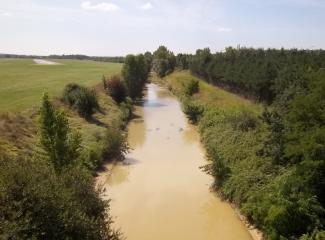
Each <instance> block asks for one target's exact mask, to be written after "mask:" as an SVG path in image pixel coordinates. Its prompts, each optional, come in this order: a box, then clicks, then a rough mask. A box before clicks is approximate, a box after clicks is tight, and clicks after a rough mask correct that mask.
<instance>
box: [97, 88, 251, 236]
mask: <svg viewBox="0 0 325 240" xmlns="http://www.w3.org/2000/svg"><path fill="white" fill-rule="evenodd" d="M135 114H136V115H137V116H138V117H137V118H135V119H134V120H132V121H131V122H130V124H129V127H128V141H129V144H130V146H131V147H132V151H131V152H130V153H129V154H128V155H127V158H126V160H125V162H124V163H123V164H122V163H120V164H117V165H116V166H114V167H108V169H112V170H111V171H109V170H107V171H106V172H103V173H101V174H100V175H99V178H98V181H99V182H100V183H101V184H103V185H104V187H105V188H106V189H107V196H108V197H109V198H110V199H111V215H112V216H114V218H113V220H114V225H115V226H116V227H118V228H121V230H122V232H123V233H124V236H125V237H126V238H127V239H128V240H145V239H148V240H149V239H150V240H153V239H154V240H160V239H161V240H166V239H169V240H170V239H175V240H176V239H177V240H182V239H186V240H191V239H193V240H194V239H195V240H197V239H207V240H209V239H214V240H248V239H251V236H250V234H249V232H248V230H247V229H246V227H245V225H244V224H243V223H242V222H241V221H240V219H239V217H238V216H237V214H236V213H235V211H234V209H232V207H231V206H230V205H229V204H228V203H225V202H222V201H221V200H220V199H219V198H218V197H217V196H216V194H215V193H213V192H211V191H210V190H209V186H210V185H211V181H212V179H211V177H210V176H208V175H207V174H206V173H204V172H202V171H201V170H200V169H199V167H200V166H202V165H204V164H206V160H205V158H204V149H203V148H202V146H201V144H200V140H199V136H198V133H197V131H196V130H195V128H194V127H192V126H191V125H190V124H188V122H187V120H186V118H185V116H184V114H183V113H182V111H181V107H180V103H179V102H178V101H177V100H176V99H175V98H174V97H173V96H171V95H170V94H169V92H168V91H167V90H166V89H165V88H162V87H159V86H157V85H155V84H148V85H147V91H146V96H145V98H144V102H143V104H142V105H141V106H138V107H136V111H135Z"/></svg>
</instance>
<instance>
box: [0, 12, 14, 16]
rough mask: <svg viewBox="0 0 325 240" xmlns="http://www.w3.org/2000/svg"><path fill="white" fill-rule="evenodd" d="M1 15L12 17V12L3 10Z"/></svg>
mask: <svg viewBox="0 0 325 240" xmlns="http://www.w3.org/2000/svg"><path fill="white" fill-rule="evenodd" d="M1 15H2V16H4V17H12V13H11V12H3V13H2V14H1Z"/></svg>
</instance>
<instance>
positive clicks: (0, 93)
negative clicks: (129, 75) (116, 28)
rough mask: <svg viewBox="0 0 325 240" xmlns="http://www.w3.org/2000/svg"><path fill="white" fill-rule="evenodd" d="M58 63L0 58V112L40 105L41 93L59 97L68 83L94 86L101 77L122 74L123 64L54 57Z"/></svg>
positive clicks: (99, 81)
mask: <svg viewBox="0 0 325 240" xmlns="http://www.w3.org/2000/svg"><path fill="white" fill-rule="evenodd" d="M53 61H55V62H58V63H61V64H57V65H38V64H35V63H34V61H33V59H0V112H12V111H20V110H24V109H26V108H29V107H33V106H38V104H39V102H40V99H41V96H42V93H43V92H48V93H49V94H50V95H51V96H60V95H61V93H62V90H63V89H64V86H65V85H66V84H68V83H78V84H82V85H85V86H94V85H96V84H98V83H101V80H102V76H103V75H105V76H111V75H113V74H119V73H120V71H121V68H122V64H120V63H107V62H95V61H84V60H53Z"/></svg>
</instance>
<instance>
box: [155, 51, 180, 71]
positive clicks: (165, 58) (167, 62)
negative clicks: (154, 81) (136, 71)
mask: <svg viewBox="0 0 325 240" xmlns="http://www.w3.org/2000/svg"><path fill="white" fill-rule="evenodd" d="M175 66H176V57H175V55H174V53H173V52H171V51H169V50H168V49H167V48H166V47H165V46H160V47H159V48H158V49H157V50H156V51H155V52H154V53H153V62H152V68H153V71H154V72H156V74H157V75H158V76H159V77H164V76H166V75H167V74H169V73H171V72H173V71H174V68H175Z"/></svg>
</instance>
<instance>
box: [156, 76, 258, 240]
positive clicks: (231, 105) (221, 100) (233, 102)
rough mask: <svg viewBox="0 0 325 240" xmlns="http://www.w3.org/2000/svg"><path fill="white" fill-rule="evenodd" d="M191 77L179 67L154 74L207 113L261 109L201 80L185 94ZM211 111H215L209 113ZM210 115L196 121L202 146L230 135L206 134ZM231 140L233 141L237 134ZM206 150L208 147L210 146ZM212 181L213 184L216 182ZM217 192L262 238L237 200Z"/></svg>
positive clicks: (255, 239) (182, 99)
mask: <svg viewBox="0 0 325 240" xmlns="http://www.w3.org/2000/svg"><path fill="white" fill-rule="evenodd" d="M193 79H196V80H198V81H199V79H197V78H196V77H194V76H191V75H190V74H189V73H188V72H187V71H181V72H176V73H174V74H172V75H170V76H167V77H166V78H164V79H158V78H157V79H156V82H157V83H159V84H162V85H165V86H167V87H168V89H169V90H170V91H171V92H172V93H173V94H174V95H175V96H176V97H178V98H179V99H180V100H181V101H184V99H186V98H188V97H190V99H191V100H190V101H191V102H192V103H194V104H197V105H196V106H202V107H203V106H204V107H205V109H206V110H208V112H209V111H210V113H207V115H209V114H218V113H217V112H219V111H223V112H227V111H228V112H236V111H241V110H242V109H244V110H245V111H250V112H252V113H253V114H260V112H261V109H262V108H261V106H260V105H258V104H255V103H253V102H252V101H250V100H248V99H246V98H242V97H240V96H237V95H235V94H233V93H229V92H227V91H224V90H222V89H219V88H217V87H213V86H210V85H209V84H207V83H204V82H199V92H198V93H196V94H194V95H193V96H187V97H186V96H184V92H185V91H186V90H185V88H186V85H187V84H188V82H190V81H192V80H193ZM185 101H187V102H188V101H189V100H185ZM183 111H184V108H183ZM213 111H215V113H212V112H213ZM202 117H203V118H204V116H199V118H202ZM209 118H210V117H209V116H208V117H205V119H203V123H201V124H200V123H198V125H199V126H198V131H199V132H200V135H201V136H200V141H202V143H203V145H204V147H207V145H209V144H211V143H212V142H211V140H212V139H211V137H212V138H214V139H220V141H221V142H223V141H225V139H224V138H225V137H226V138H232V137H231V136H230V134H231V132H230V131H229V130H226V131H227V132H226V135H225V136H222V135H219V136H218V135H211V134H210V135H209V134H207V133H205V132H204V128H205V124H206V122H204V121H207V122H208V126H211V124H212V121H213V120H212V119H209ZM221 125H222V124H221ZM221 127H222V128H224V129H227V126H221ZM204 138H205V139H204ZM234 140H235V141H236V138H235V139H234ZM219 143H220V142H219ZM216 144H217V143H215V141H213V143H212V145H216ZM228 144H229V145H230V144H232V145H234V146H236V145H235V144H234V143H231V142H229V143H228ZM208 147H209V146H208ZM237 148H240V146H238V147H237ZM208 150H211V148H210V149H208ZM213 151H214V150H213ZM237 151H238V150H237ZM235 153H236V151H231V153H230V152H229V151H227V152H226V153H225V154H227V155H229V154H235ZM208 155H209V153H208ZM208 157H209V156H208ZM210 157H211V156H210ZM235 157H236V156H235ZM210 160H211V159H210ZM206 166H207V167H208V168H210V167H211V165H206ZM210 171H211V170H210ZM213 185H215V183H214V184H213ZM214 189H216V187H215V186H214ZM216 191H219V190H216ZM219 193H220V195H221V197H222V199H224V201H226V202H228V203H229V204H231V206H232V208H233V209H234V211H235V212H236V213H237V215H238V217H239V218H240V219H241V221H242V222H243V223H244V224H245V226H246V227H247V229H248V231H249V233H250V235H251V237H252V239H254V240H262V239H263V232H262V231H260V230H259V229H257V228H256V226H254V225H253V224H252V223H250V222H249V221H248V219H247V217H246V216H244V215H243V213H242V211H241V210H240V206H239V203H238V202H236V201H231V200H230V199H229V197H226V196H225V194H224V193H223V192H219Z"/></svg>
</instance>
